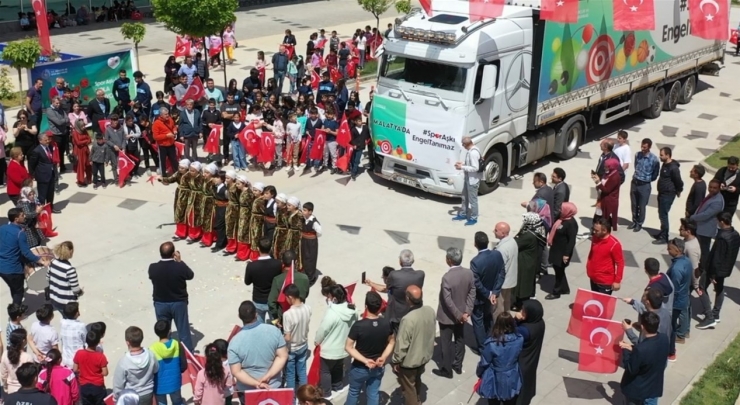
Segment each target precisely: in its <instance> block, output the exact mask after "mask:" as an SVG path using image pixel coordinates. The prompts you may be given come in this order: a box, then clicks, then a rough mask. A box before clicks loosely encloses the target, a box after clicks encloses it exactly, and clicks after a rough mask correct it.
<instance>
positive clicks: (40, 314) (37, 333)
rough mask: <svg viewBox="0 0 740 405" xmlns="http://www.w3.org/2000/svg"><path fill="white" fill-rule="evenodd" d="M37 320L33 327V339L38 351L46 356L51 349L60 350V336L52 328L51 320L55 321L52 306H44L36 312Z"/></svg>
mask: <svg viewBox="0 0 740 405" xmlns="http://www.w3.org/2000/svg"><path fill="white" fill-rule="evenodd" d="M36 319H38V321H36V322H34V323H33V325H31V339H33V343H34V345H36V349H38V351H39V352H40V353H41V354H43V355H44V356H46V354H47V353H49V350H51V349H57V350H59V335H58V334H57V331H56V330H55V329H54V327H53V326H51V320H52V319H54V308H53V307H52V306H51V304H44V306H42V307H41V308H39V309H38V310H36Z"/></svg>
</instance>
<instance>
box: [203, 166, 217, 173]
mask: <svg viewBox="0 0 740 405" xmlns="http://www.w3.org/2000/svg"><path fill="white" fill-rule="evenodd" d="M205 169H206V170H207V171H208V173H211V174H216V173H218V166H216V165H215V164H213V163H211V164H208V165H206V167H205Z"/></svg>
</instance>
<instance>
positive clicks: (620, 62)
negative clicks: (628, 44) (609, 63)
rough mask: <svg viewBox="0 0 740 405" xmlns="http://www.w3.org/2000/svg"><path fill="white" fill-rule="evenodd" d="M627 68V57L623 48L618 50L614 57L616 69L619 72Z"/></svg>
mask: <svg viewBox="0 0 740 405" xmlns="http://www.w3.org/2000/svg"><path fill="white" fill-rule="evenodd" d="M626 66H627V57H626V56H624V52H623V49H622V48H619V49H617V52H616V55H615V56H614V67H615V68H616V69H617V70H618V71H622V70H624V68H625V67H626Z"/></svg>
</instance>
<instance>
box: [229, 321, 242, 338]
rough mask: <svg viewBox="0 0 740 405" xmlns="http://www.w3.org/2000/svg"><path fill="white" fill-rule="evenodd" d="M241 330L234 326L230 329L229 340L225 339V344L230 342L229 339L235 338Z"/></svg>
mask: <svg viewBox="0 0 740 405" xmlns="http://www.w3.org/2000/svg"><path fill="white" fill-rule="evenodd" d="M241 330H242V327H241V326H239V325H234V327H233V328H231V332H230V333H229V338H228V339H226V341H227V342H231V339H233V338H234V336H236V334H237V333H239V332H240V331H241Z"/></svg>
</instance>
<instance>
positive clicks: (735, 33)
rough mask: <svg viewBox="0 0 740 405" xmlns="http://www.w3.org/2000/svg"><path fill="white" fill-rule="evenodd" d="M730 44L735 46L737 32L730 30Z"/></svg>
mask: <svg viewBox="0 0 740 405" xmlns="http://www.w3.org/2000/svg"><path fill="white" fill-rule="evenodd" d="M730 43H731V44H734V45H737V30H730Z"/></svg>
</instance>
